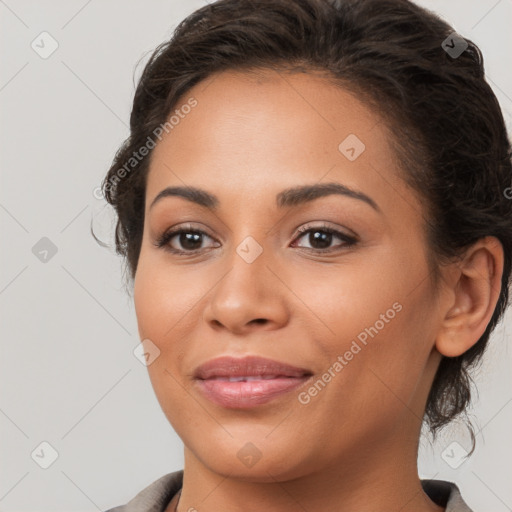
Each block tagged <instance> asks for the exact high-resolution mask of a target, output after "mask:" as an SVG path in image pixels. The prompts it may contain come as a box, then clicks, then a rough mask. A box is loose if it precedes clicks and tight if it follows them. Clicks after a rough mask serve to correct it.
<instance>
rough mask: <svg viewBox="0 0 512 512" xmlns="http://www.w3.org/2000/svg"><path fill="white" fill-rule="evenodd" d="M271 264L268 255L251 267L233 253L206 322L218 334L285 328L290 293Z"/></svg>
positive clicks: (208, 306)
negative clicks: (222, 332) (224, 331)
mask: <svg viewBox="0 0 512 512" xmlns="http://www.w3.org/2000/svg"><path fill="white" fill-rule="evenodd" d="M269 264H271V262H270V258H268V257H267V254H266V252H265V251H263V252H262V253H261V254H260V255H259V256H258V257H257V258H256V259H255V260H254V261H252V262H250V263H249V262H248V261H246V260H245V259H244V258H242V257H241V256H240V255H239V254H238V253H237V252H236V251H234V253H233V256H232V257H231V258H230V259H229V262H227V265H226V269H227V270H226V272H225V273H224V275H223V277H222V278H221V279H220V281H219V282H218V283H217V285H215V286H214V288H213V290H212V292H211V295H210V298H209V301H208V302H207V304H206V306H205V310H204V313H203V319H204V321H205V322H206V323H208V325H209V326H210V327H211V328H213V329H215V330H222V329H225V330H227V331H230V332H232V333H234V334H244V333H249V332H251V331H254V330H273V329H278V328H280V327H283V326H284V325H286V323H287V322H288V318H289V307H288V304H287V298H286V291H287V289H286V287H285V286H284V285H283V283H282V282H281V281H280V279H279V278H278V277H277V275H278V274H279V272H278V270H277V269H276V268H269ZM272 266H275V265H273V264H272Z"/></svg>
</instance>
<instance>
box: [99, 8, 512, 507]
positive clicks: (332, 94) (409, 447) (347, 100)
mask: <svg viewBox="0 0 512 512" xmlns="http://www.w3.org/2000/svg"><path fill="white" fill-rule="evenodd" d="M511 170H512V167H511V148H510V142H509V140H508V138H507V133H506V128H505V125H504V121H503V116H502V113H501V111H500V108H499V105H498V102H497V100H496V98H495V96H494V94H493V93H492V91H491V89H490V87H489V85H488V84H487V83H486V81H485V80H484V73H483V64H482V57H481V54H480V51H479V49H478V48H477V47H476V46H475V45H474V44H473V43H472V42H471V41H467V40H465V39H463V38H462V37H461V36H459V35H457V34H456V33H455V32H454V30H453V29H452V28H451V27H450V26H449V25H448V24H446V23H445V22H444V21H442V20H441V19H439V18H438V17H436V16H435V15H434V14H432V13H430V12H428V11H426V10H424V9H422V8H420V7H418V6H416V5H415V4H413V3H411V2H408V1H405V0H357V1H353V0H338V1H328V0H293V1H291V0H220V1H218V2H216V3H213V4H211V5H208V6H205V7H204V8H202V9H200V10H198V11H196V12H195V13H193V14H192V15H190V16H189V17H188V18H187V19H186V20H184V21H183V22H182V23H181V24H180V25H179V26H178V28H177V29H176V31H175V33H174V36H173V37H172V39H171V40H170V41H169V42H167V43H165V44H163V45H161V46H160V47H159V48H158V49H157V51H155V53H154V54H153V56H152V58H151V59H150V61H149V63H148V64H147V66H146V68H145V70H144V73H143V75H142V77H141V79H140V82H139V84H138V87H137V91H136V94H135V99H134V105H133V111H132V115H131V135H130V137H129V139H128V140H127V141H126V142H125V144H124V145H123V146H122V147H121V148H120V150H119V151H118V153H117V155H116V157H115V159H114V162H113V164H112V167H111V169H110V170H109V172H108V175H107V176H106V178H105V180H104V182H103V190H104V194H105V196H106V198H107V200H108V201H109V203H110V204H112V205H113V206H114V207H115V208H116V211H117V214H118V217H119V218H118V225H117V231H116V244H117V250H118V252H119V253H120V254H122V255H124V256H125V257H126V262H127V265H128V270H129V275H130V277H131V279H132V280H133V291H134V301H135V308H136V315H137V321H138V326H139V334H140V338H141V340H143V341H142V347H143V353H144V355H145V358H146V362H147V366H148V371H149V375H150V379H151V382H152V385H153V387H154V390H155V393H156V395H157V397H158V400H159V403H160V405H161V407H162V409H163V411H164V413H165V414H166V416H167V418H168V420H169V422H170V423H171V425H172V427H173V428H174V429H175V430H176V432H177V433H178V435H179V436H180V437H181V439H182V440H183V443H184V446H185V467H184V470H183V471H179V472H175V473H170V474H168V475H165V476H164V477H162V478H161V479H159V480H158V481H156V482H154V483H153V484H152V485H151V486H149V487H148V488H146V489H144V490H142V491H141V492H140V493H139V494H138V495H137V496H136V497H135V498H134V499H133V500H132V501H131V502H130V503H129V504H127V505H125V506H121V507H117V508H115V509H111V510H112V511H115V512H121V511H123V512H131V511H135V510H136V511H145V510H148V511H149V510H152V511H166V512H171V511H174V510H177V511H179V512H184V511H193V510H199V511H201V510H205V511H208V512H216V511H234V510H244V511H259V510H266V511H283V512H284V511H296V510H297V511H299V510H301V511H303V510H317V511H333V510H343V511H345V512H346V511H370V510H371V511H373V512H380V511H390V510H396V511H398V510H400V511H402V512H408V511H415V512H427V511H431V512H433V511H442V510H446V511H448V512H461V511H468V510H470V509H469V507H468V506H467V504H466V503H465V502H464V500H463V499H462V497H461V495H460V492H459V489H458V488H457V486H456V485H455V484H454V483H451V482H443V481H438V480H430V481H426V480H423V481H422V480H420V479H419V477H418V471H417V462H416V459H417V450H418V443H419V437H420V430H421V426H422V423H423V421H424V422H425V423H426V425H427V426H428V427H429V428H430V430H431V432H432V433H433V434H434V435H435V434H436V432H437V431H438V430H439V429H440V428H441V427H443V426H445V425H446V424H448V423H449V422H450V421H451V420H453V419H454V418H456V417H460V416H461V415H463V414H464V412H465V410H466V407H467V405H468V403H469V401H470V396H471V395H470V387H469V382H470V381H469V372H470V370H471V368H472V367H473V366H474V365H475V363H477V362H478V361H479V359H480V357H481V355H482V353H483V351H484V349H485V346H486V344H487V342H488V339H489V335H490V333H491V331H492V330H493V328H494V327H495V326H496V324H497V322H498V320H499V319H500V317H501V316H502V314H503V312H504V310H505V308H506V306H507V301H508V287H509V282H510V271H511V254H512V201H510V200H509V199H507V193H506V190H508V189H509V188H510V186H511V179H512V172H511ZM468 426H469V428H471V426H470V425H468Z"/></svg>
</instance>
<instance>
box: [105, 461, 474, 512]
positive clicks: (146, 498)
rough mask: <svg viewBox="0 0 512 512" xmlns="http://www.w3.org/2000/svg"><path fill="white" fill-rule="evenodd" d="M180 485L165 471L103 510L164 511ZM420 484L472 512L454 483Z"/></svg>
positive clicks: (456, 509) (176, 475) (452, 508)
mask: <svg viewBox="0 0 512 512" xmlns="http://www.w3.org/2000/svg"><path fill="white" fill-rule="evenodd" d="M182 485H183V470H180V471H175V472H173V473H167V474H166V475H164V476H162V477H161V478H159V479H158V480H155V481H154V482H153V483H152V484H150V485H149V486H147V487H146V488H145V489H143V490H142V491H140V492H139V493H138V494H137V495H136V496H135V497H134V498H133V499H132V500H131V501H129V502H128V503H127V504H126V505H120V506H118V507H115V508H111V509H109V510H107V511H105V512H164V511H165V509H166V508H167V506H168V504H169V502H170V501H171V499H172V498H173V497H174V495H175V494H177V493H178V492H179V490H180V489H181V487H182ZM421 485H422V487H423V490H424V491H425V493H426V494H427V496H429V498H430V499H431V500H432V501H433V502H434V503H436V504H437V505H440V506H441V507H446V512H472V510H471V509H470V508H469V507H468V506H467V505H466V503H465V502H464V500H463V499H462V497H461V495H460V491H459V488H458V487H457V486H456V485H455V484H454V483H452V482H446V481H444V480H421Z"/></svg>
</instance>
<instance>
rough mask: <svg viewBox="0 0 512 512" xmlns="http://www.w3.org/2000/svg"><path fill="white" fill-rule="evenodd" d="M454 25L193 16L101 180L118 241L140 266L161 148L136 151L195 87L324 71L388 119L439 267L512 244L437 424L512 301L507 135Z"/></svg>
mask: <svg viewBox="0 0 512 512" xmlns="http://www.w3.org/2000/svg"><path fill="white" fill-rule="evenodd" d="M453 33H454V29H453V28H452V27H451V26H450V25H448V24H447V23H446V22H445V21H443V20H441V19H440V18H439V17H438V16H437V15H435V14H434V13H432V12H430V11H428V10H426V9H423V8H421V7H419V6H417V5H416V4H414V3H412V2H409V1H407V0H220V1H217V2H215V3H213V4H210V5H207V6H205V7H203V8H201V9H199V10H197V11H195V12H194V13H192V14H191V15H190V16H188V18H186V19H185V20H184V21H182V22H181V23H180V24H179V25H178V27H177V28H176V30H175V32H174V34H173V36H172V38H171V39H170V40H169V41H167V42H165V43H163V44H162V45H160V46H159V47H158V48H157V49H156V50H155V52H154V53H153V54H152V56H151V58H150V59H149V61H148V63H147V64H146V66H145V68H144V71H143V73H142V76H141V78H140V81H139V83H138V86H137V90H136V93H135V98H134V102H133V110H132V113H131V118H130V130H131V132H130V136H129V138H128V139H127V140H126V141H125V142H124V144H123V145H122V147H121V148H120V149H119V151H118V152H117V154H116V156H115V158H114V161H113V163H112V166H111V168H110V170H109V171H108V174H107V176H106V177H105V179H104V181H103V183H102V189H103V194H104V196H105V198H106V200H107V201H108V203H110V204H111V205H112V206H113V207H114V208H115V209H116V212H117V215H118V222H117V227H116V250H117V252H118V253H119V254H121V255H123V256H124V257H125V258H126V262H127V264H128V267H129V273H130V277H131V279H133V277H134V276H135V273H136V270H137V262H138V257H139V252H140V248H141V241H142V233H143V224H144V201H145V191H146V177H147V173H148V168H149V161H150V157H151V151H150V152H149V155H148V157H147V158H143V159H140V161H139V159H137V161H136V162H135V160H130V159H133V158H134V154H135V153H137V152H138V151H139V150H140V148H141V147H143V146H148V147H149V145H148V141H149V140H150V139H151V140H153V138H154V134H155V133H156V132H158V129H159V127H161V126H162V125H164V124H165V123H166V122H168V119H169V117H170V116H171V115H172V114H173V112H172V110H173V108H175V107H176V106H177V104H178V101H180V100H181V99H182V98H185V97H186V93H187V91H188V90H189V89H190V88H191V87H192V86H194V85H195V84H197V83H198V82H200V81H202V80H204V79H205V78H207V77H209V76H211V75H212V74H214V73H218V72H222V71H224V70H246V71H248V70H254V69H272V70H277V71H288V72H297V71H305V72H308V71H311V72H313V71H315V72H316V71H320V72H322V73H324V74H325V76H327V77H329V79H330V80H332V81H334V82H335V83H337V84H339V85H340V87H343V88H345V89H347V90H349V91H352V92H353V93H355V94H356V95H357V96H358V97H359V98H361V99H362V100H363V101H365V102H367V104H368V105H370V106H371V108H372V109H373V110H374V111H376V112H378V113H379V114H381V116H382V119H384V121H385V122H384V125H385V126H386V127H387V128H388V129H389V133H390V142H391V143H392V145H393V148H394V149H395V152H396V155H397V159H398V162H399V168H400V169H399V170H400V172H401V174H402V175H403V178H404V180H405V181H406V182H407V183H408V184H409V185H410V186H412V188H413V189H414V190H415V191H417V193H418V195H419V197H421V198H422V200H423V203H424V205H425V212H424V216H425V226H426V235H427V239H428V242H429V243H428V252H429V258H431V261H432V262H435V265H433V267H432V270H433V277H434V278H436V277H437V274H438V265H441V264H442V263H443V262H447V261H450V260H453V258H457V257H460V256H462V255H463V253H464V250H465V249H467V248H468V247H469V246H470V245H471V244H473V243H474V242H476V241H477V240H479V239H481V238H483V237H485V236H495V237H497V238H498V239H499V241H500V242H501V244H502V246H503V249H504V253H505V265H504V272H503V279H502V287H501V293H500V296H499V300H498V303H497V306H496V308H495V311H494V314H493V316H492V319H491V321H490V323H489V325H488V326H487V329H486V330H485V333H484V334H483V335H482V337H481V338H480V339H479V340H478V342H477V343H476V344H475V345H474V346H473V347H472V348H471V349H469V350H468V351H467V352H465V353H464V354H463V355H461V356H459V357H452V358H448V357H443V359H442V361H441V363H440V366H439V368H438V370H437V373H436V376H435V379H434V382H433V385H432V388H431V391H430V394H429V397H428V401H427V404H426V410H425V418H424V419H425V421H426V423H427V424H428V426H429V427H430V431H431V432H432V433H433V434H434V437H435V434H436V431H437V430H438V429H439V428H440V427H442V426H444V425H446V424H447V423H448V422H450V421H451V420H452V419H454V418H455V417H457V416H458V415H460V414H461V413H463V412H464V411H465V410H466V408H467V405H468V404H469V402H470V398H471V392H470V388H471V386H470V384H471V377H470V373H469V370H470V369H471V368H472V367H474V366H475V365H477V363H479V361H480V359H481V356H482V354H483V352H484V350H485V347H486V345H487V342H488V340H489V335H490V333H491V331H492V330H493V329H494V327H495V326H496V324H497V322H498V321H499V319H500V318H501V316H502V314H503V312H504V310H505V308H506V306H507V303H508V293H509V283H510V275H511V265H512V200H510V196H511V194H510V191H511V190H512V189H510V187H511V186H512V163H511V147H510V141H509V139H508V137H507V130H506V127H505V123H504V120H503V115H502V112H501V110H500V107H499V104H498V101H497V99H496V97H495V95H494V94H493V92H492V90H491V88H490V87H489V85H488V83H487V82H486V80H485V78H484V67H483V58H482V55H481V52H480V50H479V48H478V47H477V46H476V45H475V44H474V43H473V42H471V41H469V40H465V39H462V38H460V37H459V36H456V35H455V34H453ZM454 37H455V39H454ZM457 37H459V38H458V39H457ZM443 42H444V43H443ZM447 42H448V43H447ZM455 42H457V45H458V48H460V45H461V44H462V45H463V46H462V47H463V48H464V47H465V49H464V50H463V51H462V53H461V54H460V55H454V54H453V53H450V52H449V48H454V47H455ZM466 45H467V47H466ZM137 154H138V153H137ZM129 161H130V162H131V164H133V165H130V166H129V167H127V165H126V164H127V162H129ZM122 169H124V172H120V171H121V170H122ZM507 190H508V191H509V193H508V194H507V192H506V191H507ZM468 426H469V428H470V433H471V436H472V438H473V448H474V432H473V429H472V427H471V425H470V424H469V425H468Z"/></svg>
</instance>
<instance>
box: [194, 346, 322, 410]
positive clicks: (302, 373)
mask: <svg viewBox="0 0 512 512" xmlns="http://www.w3.org/2000/svg"><path fill="white" fill-rule="evenodd" d="M312 375H313V373H312V372H311V371H310V370H308V369H306V368H299V367H297V366H292V365H288V364H286V363H282V362H279V361H274V360H271V359H266V358H262V357H256V356H248V357H244V358H234V357H229V356H224V357H219V358H217V359H213V360H211V361H208V362H207V363H205V364H203V365H201V366H199V367H198V368H197V369H196V371H195V373H194V378H195V381H196V383H197V385H198V388H199V390H200V392H201V393H202V395H203V396H204V397H205V398H207V399H208V400H210V401H211V402H213V403H215V404H217V405H220V406H221V407H226V408H231V409H247V408H251V407H256V406H258V405H263V404H266V403H268V402H270V401H272V400H274V399H277V398H278V397H281V396H283V395H285V394H287V393H290V392H291V391H293V390H294V389H295V388H297V387H299V386H301V385H303V384H304V383H305V382H306V381H307V380H309V379H310V378H311V376H312Z"/></svg>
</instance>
